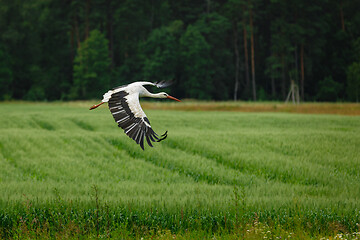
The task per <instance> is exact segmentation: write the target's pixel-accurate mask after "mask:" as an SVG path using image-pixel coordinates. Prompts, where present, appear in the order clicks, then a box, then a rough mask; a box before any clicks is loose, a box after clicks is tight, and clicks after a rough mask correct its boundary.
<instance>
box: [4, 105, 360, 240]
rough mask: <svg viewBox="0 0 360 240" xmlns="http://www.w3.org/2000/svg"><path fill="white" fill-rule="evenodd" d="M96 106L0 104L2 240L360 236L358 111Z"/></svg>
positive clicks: (359, 119) (359, 123)
mask: <svg viewBox="0 0 360 240" xmlns="http://www.w3.org/2000/svg"><path fill="white" fill-rule="evenodd" d="M94 103H96V102H73V103H60V102H59V103H26V102H14V103H11V102H10V103H0V238H77V237H79V236H83V237H85V238H90V237H94V238H96V237H97V238H131V237H135V238H141V237H144V238H159V239H172V238H175V237H176V238H177V239H181V238H182V239H188V238H192V239H195V238H199V239H203V238H213V237H222V238H228V239H237V238H247V239H258V238H260V237H261V238H269V239H277V238H280V237H281V238H282V239H284V238H288V239H296V238H297V239H304V238H315V239H318V238H321V237H327V238H332V237H336V236H340V235H341V236H347V237H348V238H353V239H358V238H360V234H359V232H360V117H359V116H345V115H333V114H313V113H312V114H296V113H286V112H280V113H279V112H276V113H274V112H248V111H246V112H239V111H201V109H198V108H196V103H192V104H193V105H194V106H195V107H194V108H193V110H191V111H190V109H188V108H186V109H182V110H177V109H176V107H174V105H171V106H170V105H161V104H160V103H157V102H156V104H155V105H156V106H158V105H159V106H160V107H159V108H154V109H145V112H146V114H147V116H148V118H149V120H150V122H151V125H152V127H153V129H154V130H155V132H157V133H158V134H159V135H161V134H163V133H164V132H165V131H166V130H168V137H167V139H166V140H164V141H162V142H160V143H156V144H154V147H153V148H150V147H148V146H147V147H146V146H145V151H143V150H142V149H141V148H140V147H139V145H137V144H136V143H135V142H134V141H133V140H131V139H130V138H128V137H127V136H126V135H125V134H124V133H123V130H122V129H120V128H118V127H117V125H116V123H115V122H114V120H113V118H112V116H111V114H110V113H109V110H108V109H107V107H106V106H102V107H100V108H98V109H96V110H93V111H89V110H88V108H89V107H90V106H91V105H92V104H94ZM181 104H183V103H178V105H180V106H181ZM239 104H240V103H239ZM144 106H151V103H149V102H146V103H145V104H144ZM169 106H170V107H171V109H170V110H169V108H170V107H169ZM187 106H188V105H187ZM351 106H352V107H355V108H357V109H359V106H358V105H351ZM335 107H336V106H335ZM162 108H167V109H168V110H162ZM269 108H271V107H269ZM310 108H311V105H310ZM345 108H346V106H345ZM215 110H216V109H215ZM310 112H311V111H310ZM348 112H349V111H348ZM322 113H323V112H322ZM325 113H326V112H325ZM347 115H353V114H347Z"/></svg>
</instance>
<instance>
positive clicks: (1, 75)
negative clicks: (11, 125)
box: [0, 45, 13, 100]
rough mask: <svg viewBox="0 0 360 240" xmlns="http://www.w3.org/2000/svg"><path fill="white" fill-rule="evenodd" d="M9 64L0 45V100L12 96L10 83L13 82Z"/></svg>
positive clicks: (7, 57)
mask: <svg viewBox="0 0 360 240" xmlns="http://www.w3.org/2000/svg"><path fill="white" fill-rule="evenodd" d="M9 63H10V60H9V56H8V55H7V54H6V53H5V51H4V50H3V49H2V48H1V45H0V86H1V88H0V100H8V99H10V98H11V95H12V92H11V83H12V81H13V74H12V71H11V68H10V66H9Z"/></svg>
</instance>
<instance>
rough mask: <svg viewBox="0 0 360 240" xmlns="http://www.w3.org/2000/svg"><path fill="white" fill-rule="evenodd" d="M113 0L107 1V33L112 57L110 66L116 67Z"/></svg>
mask: <svg viewBox="0 0 360 240" xmlns="http://www.w3.org/2000/svg"><path fill="white" fill-rule="evenodd" d="M111 2H112V0H108V1H107V33H108V39H109V57H110V59H111V64H110V67H111V68H112V69H113V68H114V28H113V11H112V8H111Z"/></svg>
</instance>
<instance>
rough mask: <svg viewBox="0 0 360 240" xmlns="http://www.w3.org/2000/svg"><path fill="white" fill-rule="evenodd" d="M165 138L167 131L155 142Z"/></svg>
mask: <svg viewBox="0 0 360 240" xmlns="http://www.w3.org/2000/svg"><path fill="white" fill-rule="evenodd" d="M166 138H167V131H166V132H165V133H164V134H163V135H161V138H160V139H159V140H157V142H161V141H162V140H165V139H166Z"/></svg>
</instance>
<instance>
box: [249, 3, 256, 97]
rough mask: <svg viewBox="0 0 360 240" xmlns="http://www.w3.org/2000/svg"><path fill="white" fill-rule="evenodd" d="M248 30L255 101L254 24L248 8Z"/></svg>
mask: <svg viewBox="0 0 360 240" xmlns="http://www.w3.org/2000/svg"><path fill="white" fill-rule="evenodd" d="M250 31H251V37H250V44H251V75H252V91H253V100H254V101H256V82H255V50H254V25H253V14H252V9H250Z"/></svg>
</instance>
